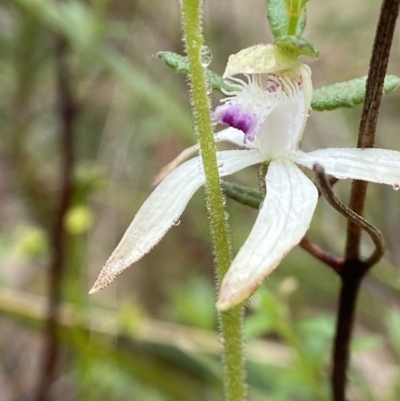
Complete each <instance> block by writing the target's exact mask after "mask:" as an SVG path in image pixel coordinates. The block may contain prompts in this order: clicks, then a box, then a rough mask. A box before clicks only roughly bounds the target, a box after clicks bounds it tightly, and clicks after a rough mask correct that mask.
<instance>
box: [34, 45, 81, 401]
mask: <svg viewBox="0 0 400 401" xmlns="http://www.w3.org/2000/svg"><path fill="white" fill-rule="evenodd" d="M66 53H67V44H66V42H65V40H64V39H62V38H58V39H57V41H56V49H55V54H56V68H57V91H58V93H57V95H58V108H59V114H60V120H61V124H62V126H61V131H60V155H61V166H60V168H61V185H60V192H59V201H58V207H57V209H56V215H55V221H54V227H53V230H52V233H51V252H52V257H51V261H50V266H49V298H48V311H47V322H46V325H45V344H44V352H43V359H42V363H41V370H40V377H39V382H38V388H37V393H36V396H35V400H36V401H48V400H50V399H51V395H50V394H51V387H52V384H53V383H54V380H55V377H56V368H57V362H58V357H59V340H58V337H59V336H58V330H59V324H58V319H59V313H60V310H59V309H60V302H61V295H62V294H61V292H62V284H63V277H64V272H65V269H66V240H67V233H66V231H65V228H64V220H65V215H66V213H67V211H68V208H69V205H70V202H71V198H72V195H73V169H74V132H73V129H74V128H73V126H74V122H75V119H76V114H77V110H76V107H75V103H74V99H73V96H72V92H71V89H70V71H69V67H68V63H67V60H66Z"/></svg>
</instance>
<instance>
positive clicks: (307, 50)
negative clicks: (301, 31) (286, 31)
mask: <svg viewBox="0 0 400 401" xmlns="http://www.w3.org/2000/svg"><path fill="white" fill-rule="evenodd" d="M275 44H276V45H277V46H278V47H281V48H283V49H287V50H289V51H291V52H292V53H293V54H294V55H295V56H297V57H298V56H309V57H318V56H319V51H318V49H317V48H316V47H315V46H314V45H313V44H312V43H311V42H309V41H308V40H306V39H303V38H299V37H297V36H292V35H285V36H281V37H279V38H277V39H276V40H275Z"/></svg>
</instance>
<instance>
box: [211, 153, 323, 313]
mask: <svg viewBox="0 0 400 401" xmlns="http://www.w3.org/2000/svg"><path fill="white" fill-rule="evenodd" d="M266 184H267V196H266V198H265V200H264V202H263V206H262V208H261V210H260V213H259V215H258V217H257V220H256V222H255V224H254V227H253V229H252V231H251V233H250V235H249V237H248V238H247V240H246V242H245V244H244V245H243V246H242V248H241V249H240V250H239V253H238V254H237V256H236V258H235V259H234V261H233V262H232V265H231V267H230V268H229V271H228V273H227V274H226V276H225V277H224V279H223V281H222V284H221V291H220V295H219V299H218V302H217V305H216V306H217V308H218V309H220V310H226V309H229V308H231V307H233V306H235V305H237V304H239V303H240V302H242V301H243V300H245V299H246V298H247V297H249V296H250V295H251V294H252V293H253V292H254V291H255V290H256V288H257V287H259V285H260V284H261V283H262V281H263V280H264V279H265V277H267V276H268V275H269V274H270V273H271V272H272V270H274V269H275V267H276V266H277V265H278V264H279V262H280V261H281V260H282V259H283V258H284V256H285V255H286V254H287V253H288V252H289V251H290V250H291V249H292V248H293V247H294V246H295V245H296V244H298V243H299V242H300V240H301V238H302V237H303V236H304V234H305V233H306V231H307V230H308V227H309V225H310V221H311V218H312V215H313V213H314V209H315V206H316V204H317V199H318V193H317V189H316V187H315V186H314V184H313V183H312V182H311V181H310V180H309V179H308V178H307V177H306V176H305V175H304V173H303V172H301V171H300V169H299V168H298V167H297V166H296V165H295V164H293V163H291V162H290V161H288V160H283V159H278V160H276V161H273V162H271V163H270V165H269V169H268V173H267V176H266Z"/></svg>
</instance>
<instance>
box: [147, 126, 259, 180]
mask: <svg viewBox="0 0 400 401" xmlns="http://www.w3.org/2000/svg"><path fill="white" fill-rule="evenodd" d="M243 138H244V135H243V132H242V131H239V130H237V129H235V128H232V127H229V128H227V129H224V130H222V131H220V132H217V133H216V134H215V141H216V142H224V141H227V142H230V143H233V144H234V145H237V146H241V147H245V148H248V149H252V148H254V145H253V144H252V143H247V144H246V145H245V144H244V143H243ZM199 150H200V146H199V144H196V145H193V146H190V147H189V148H186V149H184V150H183V151H182V152H181V153H179V155H178V156H177V157H175V159H174V160H172V161H170V162H169V163H168V164H167V165H165V166H164V167H163V168H162V169H161V170H160V171H159V172H158V173H157V175H156V176H155V178H154V180H153V182H152V183H151V185H152V186H153V187H156V186H157V185H159V184H160V182H161V181H163V180H164V179H165V177H166V176H167V175H168V174H169V173H170V172H171V171H173V170H175V169H176V168H177V167H178V166H179V165H181V164H182V163H183V162H185V161H186V160H188V159H189V158H191V157H192V156H194V155H195V154H196V153H197V152H198V151H199Z"/></svg>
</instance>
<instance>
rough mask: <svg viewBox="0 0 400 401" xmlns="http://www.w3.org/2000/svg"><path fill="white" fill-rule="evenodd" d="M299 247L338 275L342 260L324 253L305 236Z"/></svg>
mask: <svg viewBox="0 0 400 401" xmlns="http://www.w3.org/2000/svg"><path fill="white" fill-rule="evenodd" d="M299 245H300V246H301V247H302V248H303V249H304V250H305V251H307V252H308V253H309V254H311V255H312V256H314V257H315V258H316V259H318V260H319V261H321V262H322V263H325V264H326V265H327V266H330V267H331V268H332V269H333V270H334V271H335V272H336V273H338V274H339V273H340V271H341V269H342V266H343V263H344V258H342V257H339V256H336V255H334V254H332V253H330V252H327V251H325V250H324V249H322V248H321V247H320V246H319V245H317V244H316V243H314V242H312V241H311V240H310V239H309V238H308V237H307V236H306V235H305V236H304V237H303V238H302V240H301V241H300V244H299Z"/></svg>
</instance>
